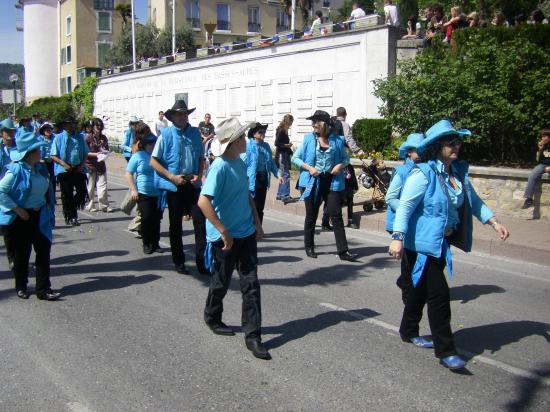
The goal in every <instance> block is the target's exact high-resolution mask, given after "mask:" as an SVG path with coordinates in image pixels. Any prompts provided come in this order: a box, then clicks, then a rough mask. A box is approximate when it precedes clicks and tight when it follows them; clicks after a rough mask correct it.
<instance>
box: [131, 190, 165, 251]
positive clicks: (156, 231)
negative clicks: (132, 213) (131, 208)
mask: <svg viewBox="0 0 550 412" xmlns="http://www.w3.org/2000/svg"><path fill="white" fill-rule="evenodd" d="M137 206H138V210H139V213H140V215H141V236H142V241H143V246H147V247H154V248H155V247H158V246H159V241H160V221H161V219H162V214H161V212H160V209H159V207H158V197H151V196H147V195H144V194H142V193H140V194H139V199H138V202H137Z"/></svg>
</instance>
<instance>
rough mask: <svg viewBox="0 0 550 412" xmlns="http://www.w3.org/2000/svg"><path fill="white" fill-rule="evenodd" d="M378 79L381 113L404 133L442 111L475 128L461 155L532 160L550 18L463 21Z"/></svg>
mask: <svg viewBox="0 0 550 412" xmlns="http://www.w3.org/2000/svg"><path fill="white" fill-rule="evenodd" d="M453 36H454V38H455V40H456V43H457V46H456V48H454V49H450V48H448V47H446V46H443V45H437V44H436V45H435V46H434V47H430V48H428V49H425V50H424V51H423V52H421V53H420V54H419V55H417V56H416V58H415V59H414V60H408V61H405V62H402V63H401V64H400V69H401V71H400V73H399V74H398V75H393V76H390V77H389V78H387V79H384V80H377V81H375V95H376V96H378V97H379V98H380V99H381V100H382V101H383V105H382V106H381V107H380V114H381V115H382V116H383V117H384V118H385V119H387V120H388V121H389V122H390V124H391V125H392V128H393V129H395V130H396V131H398V132H400V133H401V134H403V135H407V134H408V133H411V132H416V131H425V130H426V129H428V128H429V127H430V126H431V125H432V124H434V123H435V122H436V121H438V120H440V119H442V118H447V119H450V120H451V121H453V122H454V124H455V126H456V127H466V128H469V129H470V130H472V132H473V134H474V136H473V137H472V138H470V139H468V141H467V144H465V145H464V146H463V149H462V151H463V152H462V157H463V158H465V159H466V160H468V161H470V162H473V163H476V164H493V165H499V164H500V165H502V164H504V165H509V166H512V165H522V166H523V165H524V166H527V165H530V164H532V163H533V161H534V155H535V153H536V150H537V145H536V142H537V139H538V137H539V136H538V135H539V131H540V130H541V129H542V128H544V127H548V125H549V120H548V119H550V65H549V64H548V61H550V41H548V39H550V25H523V26H518V27H511V28H485V29H462V30H458V31H455V32H453Z"/></svg>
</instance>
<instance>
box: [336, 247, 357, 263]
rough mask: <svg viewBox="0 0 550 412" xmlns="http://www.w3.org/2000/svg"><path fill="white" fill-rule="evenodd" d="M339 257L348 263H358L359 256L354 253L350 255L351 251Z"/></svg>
mask: <svg viewBox="0 0 550 412" xmlns="http://www.w3.org/2000/svg"><path fill="white" fill-rule="evenodd" d="M338 256H339V257H340V260H346V261H348V262H357V255H356V254H354V253H349V250H346V251H345V252H342V253H339V254H338Z"/></svg>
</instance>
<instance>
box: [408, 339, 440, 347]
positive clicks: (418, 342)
mask: <svg viewBox="0 0 550 412" xmlns="http://www.w3.org/2000/svg"><path fill="white" fill-rule="evenodd" d="M410 342H411V343H412V344H413V345H414V346H417V347H419V348H427V349H431V348H433V347H434V343H433V341H431V340H429V339H426V338H425V337H423V336H415V337H414V338H411V339H410Z"/></svg>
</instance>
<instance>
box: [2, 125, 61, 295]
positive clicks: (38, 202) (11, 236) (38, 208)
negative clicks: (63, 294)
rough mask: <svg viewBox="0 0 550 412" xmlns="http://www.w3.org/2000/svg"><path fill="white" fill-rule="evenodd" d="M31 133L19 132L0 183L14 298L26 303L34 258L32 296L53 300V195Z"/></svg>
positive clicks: (37, 143)
mask: <svg viewBox="0 0 550 412" xmlns="http://www.w3.org/2000/svg"><path fill="white" fill-rule="evenodd" d="M44 145H45V143H44V142H40V141H39V140H38V139H37V138H36V136H35V135H34V133H33V132H23V133H21V134H20V135H19V137H18V139H17V151H16V152H15V151H14V152H12V154H11V155H12V159H13V160H14V162H13V163H10V164H9V165H7V166H6V168H5V169H4V174H3V176H2V179H1V180H0V225H1V226H2V227H3V231H4V233H5V236H6V238H7V240H8V243H9V245H10V249H11V250H10V253H11V254H12V258H13V273H14V275H15V289H16V290H17V296H18V297H19V298H21V299H28V298H29V292H28V290H27V283H28V278H29V259H30V256H31V251H32V248H33V247H34V252H35V254H36V260H35V263H34V266H35V268H36V270H35V272H36V296H37V297H38V299H41V300H56V299H57V298H59V293H56V292H53V291H52V290H51V284H50V249H51V244H52V229H53V225H54V222H55V216H54V195H53V191H52V188H51V185H50V175H49V173H48V169H47V168H46V166H45V165H44V164H42V163H40V158H41V153H40V148H41V147H42V146H44Z"/></svg>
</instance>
